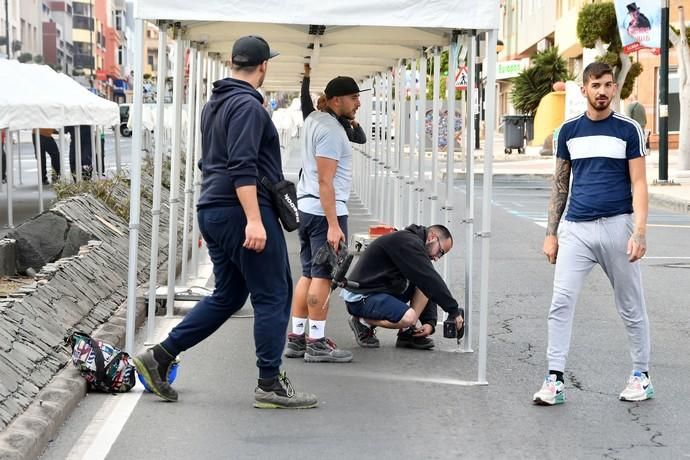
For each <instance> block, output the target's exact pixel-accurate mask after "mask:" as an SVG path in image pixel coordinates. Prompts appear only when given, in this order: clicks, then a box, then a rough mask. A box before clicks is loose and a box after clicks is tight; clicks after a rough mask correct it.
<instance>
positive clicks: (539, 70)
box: [512, 46, 572, 115]
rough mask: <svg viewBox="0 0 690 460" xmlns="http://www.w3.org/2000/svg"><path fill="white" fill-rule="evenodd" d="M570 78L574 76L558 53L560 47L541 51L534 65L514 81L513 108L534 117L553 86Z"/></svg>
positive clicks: (535, 57) (533, 60) (533, 59)
mask: <svg viewBox="0 0 690 460" xmlns="http://www.w3.org/2000/svg"><path fill="white" fill-rule="evenodd" d="M569 78H572V76H571V75H570V73H569V72H568V66H567V63H566V61H565V59H563V58H562V57H561V56H560V55H559V53H558V47H555V46H554V47H551V48H548V49H546V50H544V51H539V52H538V53H537V54H535V55H534V57H533V58H532V65H531V66H530V67H528V68H527V69H525V70H523V71H522V72H520V74H519V75H518V76H517V77H515V78H514V79H513V90H512V101H513V106H514V107H515V109H516V110H517V111H518V112H520V113H524V114H528V115H534V113H535V112H536V111H537V107H539V103H540V102H541V100H542V98H543V97H544V96H546V95H547V94H549V93H550V92H551V89H552V87H553V84H554V83H556V82H557V81H565V80H567V79H569Z"/></svg>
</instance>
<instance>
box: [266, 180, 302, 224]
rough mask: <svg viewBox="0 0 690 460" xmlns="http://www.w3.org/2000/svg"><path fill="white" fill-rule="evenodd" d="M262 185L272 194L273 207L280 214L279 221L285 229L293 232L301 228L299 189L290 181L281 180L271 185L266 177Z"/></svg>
mask: <svg viewBox="0 0 690 460" xmlns="http://www.w3.org/2000/svg"><path fill="white" fill-rule="evenodd" d="M261 184H262V185H263V186H264V187H266V189H267V190H268V191H269V192H270V193H271V199H272V201H273V206H274V207H275V209H276V212H277V213H278V219H280V223H281V224H282V226H283V228H284V229H285V230H287V231H288V232H293V231H295V230H297V229H298V228H299V211H298V210H297V188H296V187H295V184H294V183H292V182H290V181H289V180H281V181H280V182H278V183H277V184H271V183H270V182H269V181H268V179H266V177H263V178H262V179H261Z"/></svg>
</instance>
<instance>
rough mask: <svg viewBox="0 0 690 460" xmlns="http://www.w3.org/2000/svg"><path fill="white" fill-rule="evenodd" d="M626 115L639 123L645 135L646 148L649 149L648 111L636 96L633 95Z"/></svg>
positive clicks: (627, 106) (626, 108)
mask: <svg viewBox="0 0 690 460" xmlns="http://www.w3.org/2000/svg"><path fill="white" fill-rule="evenodd" d="M625 115H627V116H628V117H630V118H632V119H633V120H635V121H636V122H637V124H638V125H640V128H642V132H643V133H644V135H645V148H646V149H649V133H647V130H646V127H647V111H646V110H645V108H644V105H642V104H640V101H638V100H637V96H636V95H633V96H632V97H631V98H630V102H629V103H628V104H627V105H626V106H625Z"/></svg>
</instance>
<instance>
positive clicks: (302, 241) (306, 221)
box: [299, 211, 347, 279]
mask: <svg viewBox="0 0 690 460" xmlns="http://www.w3.org/2000/svg"><path fill="white" fill-rule="evenodd" d="M299 222H300V225H299V245H300V251H299V260H300V262H301V263H302V276H305V277H307V278H323V279H331V270H330V268H329V267H328V266H326V265H314V264H312V260H313V259H314V256H315V255H316V252H317V251H318V250H319V249H320V248H321V246H323V245H324V244H326V239H327V236H328V221H327V220H326V216H317V215H314V214H307V213H306V212H302V211H300V212H299ZM338 224H339V225H340V229H341V230H342V231H343V233H344V234H345V240H346V241H347V216H338Z"/></svg>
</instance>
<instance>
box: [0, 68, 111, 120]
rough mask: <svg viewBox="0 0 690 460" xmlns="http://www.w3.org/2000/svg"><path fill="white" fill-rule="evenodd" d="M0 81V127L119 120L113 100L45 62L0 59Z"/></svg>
mask: <svg viewBox="0 0 690 460" xmlns="http://www.w3.org/2000/svg"><path fill="white" fill-rule="evenodd" d="M0 81H2V85H0V128H8V129H9V130H12V131H13V130H18V129H33V128H59V127H62V126H70V125H105V126H113V125H117V124H119V122H120V111H119V108H118V106H117V104H116V103H114V102H111V101H108V100H106V99H103V98H101V97H98V96H96V95H95V94H93V93H91V92H90V91H88V90H87V89H86V88H84V87H83V86H81V85H80V84H79V83H77V82H76V81H74V80H73V79H71V78H69V77H68V76H67V75H64V74H60V73H57V72H55V71H54V70H53V69H51V68H50V67H48V66H46V65H38V64H21V63H19V61H14V60H6V59H3V60H0Z"/></svg>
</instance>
